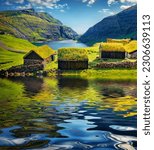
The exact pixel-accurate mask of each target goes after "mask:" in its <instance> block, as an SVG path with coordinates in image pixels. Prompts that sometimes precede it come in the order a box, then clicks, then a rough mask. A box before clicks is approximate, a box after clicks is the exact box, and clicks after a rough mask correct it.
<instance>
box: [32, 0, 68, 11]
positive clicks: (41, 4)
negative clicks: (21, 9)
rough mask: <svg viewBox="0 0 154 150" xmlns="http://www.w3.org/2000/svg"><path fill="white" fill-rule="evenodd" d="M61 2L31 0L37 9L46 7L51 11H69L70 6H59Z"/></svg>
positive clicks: (56, 0) (55, 0) (57, 0)
mask: <svg viewBox="0 0 154 150" xmlns="http://www.w3.org/2000/svg"><path fill="white" fill-rule="evenodd" d="M59 1H60V0H29V2H30V3H31V4H32V5H34V6H35V7H46V8H49V9H60V10H63V9H68V8H69V7H68V4H66V3H65V4H58V2H59Z"/></svg>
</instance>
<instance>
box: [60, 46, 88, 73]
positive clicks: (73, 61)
mask: <svg viewBox="0 0 154 150" xmlns="http://www.w3.org/2000/svg"><path fill="white" fill-rule="evenodd" d="M58 69H60V70H81V69H88V55H87V51H86V50H85V49H84V48H61V49H59V50H58Z"/></svg>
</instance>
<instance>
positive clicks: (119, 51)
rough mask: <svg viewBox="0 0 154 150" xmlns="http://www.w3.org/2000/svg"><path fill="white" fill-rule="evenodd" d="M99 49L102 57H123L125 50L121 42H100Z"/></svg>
mask: <svg viewBox="0 0 154 150" xmlns="http://www.w3.org/2000/svg"><path fill="white" fill-rule="evenodd" d="M99 51H100V58H103V59H125V54H126V52H125V49H124V47H123V44H121V43H102V44H100V47H99Z"/></svg>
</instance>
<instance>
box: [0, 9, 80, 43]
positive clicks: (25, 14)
mask: <svg viewBox="0 0 154 150" xmlns="http://www.w3.org/2000/svg"><path fill="white" fill-rule="evenodd" d="M3 33H9V34H12V35H14V36H16V37H18V38H23V39H27V40H29V41H38V40H46V39H50V40H60V39H76V38H77V36H78V35H77V33H76V32H75V31H73V30H72V29H71V28H69V27H67V26H64V25H63V24H62V23H61V22H60V21H59V20H57V19H55V18H53V17H52V16H50V15H49V14H47V13H44V12H40V13H37V12H35V11H34V10H33V9H27V10H14V11H5V12H0V34H3Z"/></svg>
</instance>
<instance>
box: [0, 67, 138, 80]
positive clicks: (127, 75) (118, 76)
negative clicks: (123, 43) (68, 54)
mask: <svg viewBox="0 0 154 150" xmlns="http://www.w3.org/2000/svg"><path fill="white" fill-rule="evenodd" d="M51 76H55V77H56V76H72V77H73V76H80V77H82V78H88V79H104V80H129V81H136V80H137V70H136V69H87V70H49V71H36V72H27V73H25V72H7V71H5V70H1V71H0V77H2V78H3V77H51Z"/></svg>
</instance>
